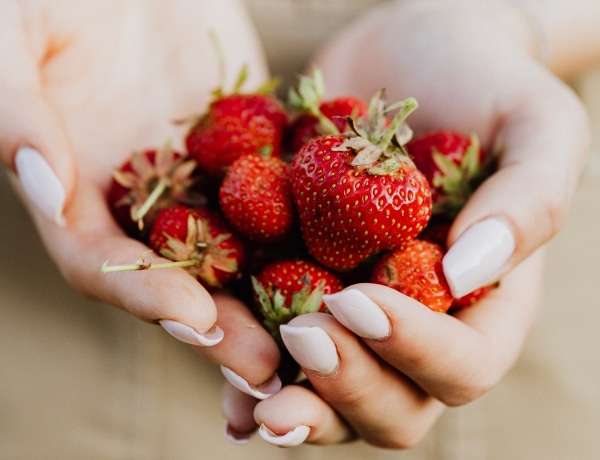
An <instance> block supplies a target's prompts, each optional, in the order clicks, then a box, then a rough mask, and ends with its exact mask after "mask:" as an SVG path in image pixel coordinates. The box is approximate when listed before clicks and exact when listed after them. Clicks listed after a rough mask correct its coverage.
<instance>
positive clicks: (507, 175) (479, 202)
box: [444, 66, 589, 297]
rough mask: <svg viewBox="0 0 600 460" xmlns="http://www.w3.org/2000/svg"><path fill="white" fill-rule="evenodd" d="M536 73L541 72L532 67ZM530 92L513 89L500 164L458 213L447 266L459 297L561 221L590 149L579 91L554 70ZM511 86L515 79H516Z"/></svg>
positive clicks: (508, 265) (537, 244)
mask: <svg viewBox="0 0 600 460" xmlns="http://www.w3.org/2000/svg"><path fill="white" fill-rule="evenodd" d="M531 72H537V73H542V72H545V71H544V70H542V69H539V68H537V67H533V66H532V69H531ZM528 78H532V79H533V78H535V79H536V81H539V82H541V83H540V84H539V85H538V86H537V87H536V88H534V89H533V90H531V89H530V88H531V86H530V85H527V84H522V85H521V86H520V87H523V88H527V91H529V93H527V94H523V90H518V89H517V88H516V87H514V88H512V87H510V88H508V90H507V91H511V88H512V90H513V91H514V93H516V95H515V94H508V95H507V97H506V98H505V101H515V102H514V103H513V104H512V105H508V103H506V102H505V104H507V106H506V107H502V108H501V109H499V110H501V111H502V112H503V113H502V114H501V116H500V117H499V118H501V120H502V122H501V126H500V128H499V132H498V137H497V140H498V142H499V143H500V145H501V148H502V153H501V155H500V158H499V170H498V171H497V173H496V174H494V175H493V176H492V177H490V178H489V179H488V180H487V181H485V182H484V183H483V184H482V185H481V186H480V187H479V189H478V190H477V191H476V193H475V194H474V195H473V196H472V197H471V198H470V200H469V202H468V203H467V205H466V206H465V208H464V209H463V210H462V212H461V213H460V215H459V216H458V217H457V219H456V221H455V223H454V225H453V227H452V229H451V233H450V235H449V240H450V243H451V246H450V249H449V251H448V254H447V255H446V257H445V259H444V271H445V274H446V277H447V278H448V281H449V283H450V285H451V287H452V291H453V293H454V295H455V297H461V296H463V295H465V294H468V293H469V292H471V291H473V290H475V289H477V288H479V287H482V286H484V285H486V284H488V283H490V282H492V281H495V280H497V279H499V278H500V277H501V276H502V275H503V274H504V273H506V272H507V271H509V270H510V269H511V268H512V267H514V266H515V265H517V264H518V263H519V262H520V261H522V260H523V259H524V258H526V257H527V256H529V255H530V254H531V253H532V252H534V251H535V250H536V249H537V248H538V247H540V246H542V245H543V244H544V243H546V242H547V241H548V240H549V239H550V238H552V237H553V236H554V235H555V234H556V233H557V232H558V231H559V229H560V228H561V227H562V226H563V223H564V221H565V218H566V216H567V214H568V211H569V208H570V203H571V201H572V197H573V194H574V192H575V189H576V185H577V181H578V179H579V176H580V174H581V171H582V169H583V166H584V163H585V158H586V155H585V152H587V150H588V143H589V126H588V121H587V117H586V114H585V110H584V108H583V107H582V105H581V103H580V101H579V100H578V99H577V98H576V97H575V95H574V94H573V93H572V92H571V91H570V90H569V89H567V87H566V86H565V85H564V84H563V83H562V82H560V81H558V80H555V79H554V78H553V77H551V76H549V75H537V76H536V75H530V74H528ZM513 86H514V83H513Z"/></svg>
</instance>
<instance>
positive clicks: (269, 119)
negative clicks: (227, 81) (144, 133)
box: [185, 68, 288, 178]
mask: <svg viewBox="0 0 600 460" xmlns="http://www.w3.org/2000/svg"><path fill="white" fill-rule="evenodd" d="M246 77H247V72H246V68H244V69H243V70H242V72H241V73H240V76H239V78H238V81H237V82H236V85H235V88H234V90H233V92H232V93H231V94H224V93H223V91H222V90H221V89H218V90H216V91H215V92H214V94H215V98H214V99H213V101H212V102H211V104H210V106H209V107H208V110H207V111H206V112H205V113H204V114H202V115H201V116H200V117H196V118H194V119H193V121H192V126H191V128H190V129H189V131H188V132H187V134H186V136H185V145H186V147H187V150H188V152H189V154H190V156H191V157H192V158H194V159H195V160H196V161H197V162H198V164H199V165H200V167H201V168H202V170H204V171H206V172H207V173H209V174H212V175H215V176H217V177H219V178H222V177H223V175H224V174H225V171H226V169H227V167H228V166H229V165H230V164H231V163H233V161H235V160H236V159H237V158H239V157H240V156H242V155H246V154H248V153H266V152H267V153H269V154H270V155H272V156H275V157H279V156H281V155H282V153H283V139H284V135H285V130H286V128H287V124H288V115H287V112H286V111H285V110H284V108H283V107H282V105H281V104H280V103H279V101H278V100H277V99H276V98H275V97H274V96H273V95H272V86H273V85H272V84H271V82H267V83H266V84H265V85H264V87H263V88H259V89H258V90H257V91H256V92H253V93H247V94H244V93H241V92H240V88H241V86H242V85H243V83H244V82H245V80H246Z"/></svg>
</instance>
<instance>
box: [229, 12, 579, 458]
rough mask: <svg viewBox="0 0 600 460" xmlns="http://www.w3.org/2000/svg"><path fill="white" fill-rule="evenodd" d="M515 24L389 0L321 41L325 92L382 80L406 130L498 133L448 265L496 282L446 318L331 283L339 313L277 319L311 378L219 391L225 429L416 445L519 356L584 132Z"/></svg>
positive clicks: (452, 274)
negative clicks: (495, 159) (404, 107)
mask: <svg viewBox="0 0 600 460" xmlns="http://www.w3.org/2000/svg"><path fill="white" fill-rule="evenodd" d="M526 22H527V21H526V20H525V19H524V17H523V16H522V15H521V14H520V12H519V11H518V10H515V9H514V7H511V6H507V5H502V2H498V4H494V5H490V4H487V3H486V4H485V5H482V4H481V3H480V2H479V3H478V2H469V1H466V2H464V4H462V5H458V6H457V5H456V4H455V3H453V4H452V5H448V4H447V2H435V1H434V2H397V3H394V4H390V5H388V6H385V7H383V8H381V9H378V10H375V11H374V13H373V14H371V15H368V16H367V17H365V18H362V19H360V20H359V21H358V22H357V23H355V24H352V25H350V27H349V28H348V31H347V32H346V33H344V34H342V35H340V36H339V37H338V38H337V40H335V41H334V42H333V44H332V45H331V46H330V47H328V48H326V49H325V51H324V52H323V53H322V54H321V56H320V58H319V60H318V63H317V65H318V67H319V68H320V69H321V70H322V72H323V74H324V75H325V80H326V81H327V82H328V88H329V90H330V92H331V94H332V95H336V94H361V95H363V96H364V97H370V96H371V95H372V94H374V93H375V92H376V91H377V90H379V89H380V88H381V87H385V88H386V89H387V92H388V96H389V99H390V100H400V99H403V98H405V97H408V96H413V97H415V98H416V99H417V100H418V101H419V103H420V108H419V109H418V110H417V111H416V112H415V113H414V114H413V115H411V120H410V123H409V124H410V125H411V127H412V128H413V129H415V130H416V132H417V133H419V132H426V131H429V130H434V129H441V128H447V129H454V130H457V131H462V132H465V133H470V132H474V133H477V134H478V136H479V137H480V139H481V140H482V141H483V145H484V147H486V148H487V149H490V148H492V147H493V146H495V145H498V146H500V156H499V169H498V171H497V173H496V174H494V175H493V176H492V177H491V178H490V179H489V180H488V181H486V182H485V183H484V184H483V185H482V186H481V187H480V188H479V189H478V191H477V193H476V194H475V195H474V196H473V197H472V198H471V200H470V201H469V203H468V204H467V206H466V207H465V208H464V209H463V211H462V212H461V214H460V215H459V216H458V218H457V219H456V221H455V223H454V225H453V227H452V230H451V233H450V235H449V244H450V252H449V255H448V256H447V257H446V259H445V270H446V274H447V275H448V278H449V280H450V281H451V284H452V287H453V290H454V293H455V295H457V296H460V295H463V294H466V293H468V292H470V291H472V290H474V289H476V288H477V287H480V286H482V285H484V284H487V283H489V282H490V281H493V280H496V279H500V278H502V283H501V287H500V288H499V289H497V290H495V291H494V292H493V293H492V294H491V295H490V296H489V297H487V298H486V299H485V300H484V301H482V302H481V303H480V304H478V305H477V306H476V307H475V308H472V309H467V310H464V311H461V312H459V313H457V314H456V315H454V316H447V315H440V314H435V313H432V312H430V311H428V310H427V309H425V308H423V307H422V306H421V305H418V304H416V303H415V302H414V301H412V300H410V299H407V298H406V297H404V296H402V295H401V294H398V293H396V292H393V291H390V290H389V289H387V288H382V287H380V286H374V285H366V284H363V285H359V286H355V287H353V288H349V289H347V290H346V291H345V293H344V294H342V295H335V296H333V297H329V298H328V301H327V302H328V305H329V307H330V310H331V311H332V313H333V316H334V317H335V318H336V319H337V320H338V321H335V320H334V318H332V317H327V316H324V315H307V316H303V317H300V318H297V319H294V320H293V321H292V322H291V323H290V324H289V327H284V329H283V333H284V340H285V343H286V346H287V347H288V349H289V351H290V352H291V354H292V355H293V356H294V357H295V359H296V360H297V361H298V362H299V363H300V364H301V365H302V367H303V370H304V372H305V373H306V375H307V377H308V380H309V382H310V386H309V387H307V386H305V385H303V386H299V385H292V386H287V387H284V388H283V389H282V390H281V391H280V392H279V393H278V394H276V395H275V396H273V397H271V398H269V399H267V400H265V401H262V402H260V403H258V404H257V403H256V401H254V403H251V400H249V399H248V398H245V397H241V396H240V395H239V394H237V393H235V391H233V390H232V389H231V388H229V389H227V390H226V392H225V394H224V413H225V415H226V418H227V420H228V423H229V425H230V427H231V432H232V433H238V434H239V433H248V432H250V431H251V430H252V429H255V427H256V425H257V424H258V425H260V426H261V429H260V433H261V435H262V436H263V437H264V438H265V439H266V440H267V441H268V442H271V443H273V444H275V445H283V446H292V445H297V444H299V443H301V442H304V441H306V442H311V443H335V442H341V441H344V440H348V439H352V438H353V437H355V436H359V437H361V438H363V439H365V440H366V441H367V442H369V443H372V444H374V445H377V446H384V447H392V448H403V447H408V446H412V445H414V444H416V443H417V442H418V441H419V440H420V439H421V438H422V437H423V436H425V434H426V433H427V432H428V430H429V429H430V428H431V426H432V425H433V424H434V423H435V420H436V419H437V418H438V417H439V415H440V414H441V412H442V410H443V407H444V406H445V405H450V406H454V405H460V404H465V403H467V402H469V401H472V400H473V399H475V398H477V397H479V396H480V395H481V394H483V393H484V392H486V391H487V390H488V389H489V388H491V387H492V386H494V385H495V384H496V383H497V382H498V381H499V380H500V379H501V378H502V376H503V375H504V374H505V373H506V372H507V371H508V369H509V368H510V366H511V365H512V364H513V363H514V361H515V360H516V359H517V358H518V355H519V353H520V351H521V348H522V346H523V343H524V341H525V338H526V336H527V333H528V331H529V328H530V326H531V324H532V322H533V321H534V318H535V315H536V313H537V310H538V307H539V304H540V302H539V300H540V291H541V282H540V278H541V277H540V274H541V270H542V250H541V249H540V248H541V247H543V245H544V244H545V243H546V242H547V241H548V240H549V239H550V238H552V236H554V234H555V233H556V232H557V231H558V230H559V229H560V227H561V225H562V223H563V222H564V219H565V217H566V215H567V213H568V209H569V204H570V200H571V197H572V194H573V192H574V190H575V187H576V184H577V180H578V177H579V175H580V173H581V170H582V167H583V165H584V163H585V158H586V153H587V143H588V139H589V133H588V125H587V119H586V115H585V112H584V110H583V108H582V106H581V104H580V102H579V101H578V99H577V98H576V97H575V95H574V94H573V93H572V92H571V91H570V89H569V88H568V87H567V86H566V85H565V84H564V83H562V82H561V81H560V80H559V79H558V78H557V77H555V76H554V75H552V73H551V72H550V71H549V70H548V69H546V68H544V67H543V66H542V65H541V64H540V63H539V62H538V61H537V60H536V59H535V57H533V56H532V54H533V52H534V43H533V41H534V37H532V35H531V30H529V29H528V24H527V23H526ZM361 294H365V295H361ZM381 310H383V315H382V314H381ZM375 318H379V319H380V320H381V321H380V322H377V321H376V320H375ZM342 326H346V328H344V327H342ZM367 326H378V327H380V329H377V331H376V332H377V333H375V334H372V331H370V330H369V328H368V327H367ZM349 331H352V332H354V333H355V334H356V335H353V334H351V333H350V332H349ZM385 331H389V335H386V334H385ZM357 336H358V338H357ZM361 338H362V340H361ZM382 395H384V396H382ZM250 410H253V411H254V420H253V419H252V418H251V417H248V411H250ZM386 414H395V416H394V417H389V416H387V415H386Z"/></svg>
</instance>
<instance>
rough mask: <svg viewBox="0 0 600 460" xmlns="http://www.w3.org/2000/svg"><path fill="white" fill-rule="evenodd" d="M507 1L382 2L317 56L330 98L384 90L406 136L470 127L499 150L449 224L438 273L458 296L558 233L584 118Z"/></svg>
mask: <svg viewBox="0 0 600 460" xmlns="http://www.w3.org/2000/svg"><path fill="white" fill-rule="evenodd" d="M513 3H514V2H494V3H492V4H487V3H486V4H485V5H484V4H482V3H481V2H477V1H471V0H465V1H462V2H459V3H456V4H452V5H450V4H448V3H447V2H443V1H431V2H390V3H389V4H388V5H386V6H384V7H382V8H378V9H374V11H373V12H372V13H371V14H369V15H366V16H365V17H364V18H361V19H359V20H358V21H357V22H356V23H354V24H351V25H350V26H349V27H348V30H347V31H346V32H345V33H343V34H341V35H340V36H338V37H337V39H336V40H335V41H334V42H333V43H332V44H331V45H330V46H328V47H326V48H325V50H324V51H323V52H322V54H321V55H320V57H319V59H318V65H319V67H320V68H321V70H322V71H323V74H324V75H325V79H326V81H327V82H328V87H329V89H330V90H331V92H332V93H336V94H345V93H352V94H361V95H363V96H365V97H370V95H372V94H374V93H375V92H376V91H377V90H379V89H380V88H382V87H384V88H386V90H387V93H388V96H389V97H388V98H389V99H390V101H395V100H401V99H404V98H406V97H409V96H412V97H415V98H416V99H417V101H418V102H419V108H418V109H417V110H416V111H415V112H414V114H412V115H411V116H410V117H409V120H408V123H409V124H410V125H411V127H412V128H413V129H414V130H415V132H416V134H419V133H424V132H427V131H431V130H439V129H451V130H456V131H458V132H462V133H464V134H467V135H468V134H470V133H474V134H476V135H477V136H479V138H480V140H481V142H482V145H483V146H484V147H485V148H486V149H487V150H488V151H492V150H493V151H498V165H499V167H498V170H497V172H496V173H495V174H494V175H493V176H492V177H490V178H489V179H488V180H487V181H486V182H485V183H484V184H483V185H482V186H481V187H480V188H479V189H478V190H477V192H476V193H475V194H474V195H473V196H472V198H471V199H470V201H469V202H468V203H467V205H466V206H465V208H464V209H463V211H462V212H461V213H460V215H459V216H458V217H457V219H456V220H455V222H454V225H453V226H452V229H451V231H450V235H449V246H450V252H449V254H448V255H447V257H446V261H445V270H446V274H447V277H448V280H449V282H450V284H451V286H452V288H453V290H454V292H455V294H457V296H460V295H464V294H466V293H468V292H469V291H472V290H474V289H476V288H478V287H480V286H482V285H484V284H486V283H488V282H490V281H492V280H494V279H498V278H500V277H501V276H502V275H503V274H504V273H507V272H508V271H509V270H511V269H512V268H514V267H515V266H516V265H518V264H519V263H520V262H521V261H523V260H524V259H525V258H526V257H528V256H529V255H530V254H532V253H533V252H534V251H535V250H536V249H537V248H539V247H541V246H543V245H544V243H546V242H547V241H548V240H549V239H551V238H552V237H553V236H554V235H555V234H556V233H557V232H558V231H559V230H560V228H561V227H562V225H563V223H564V221H565V218H566V216H567V214H568V211H569V207H570V203H571V200H572V196H573V193H574V191H575V188H576V186H577V182H578V179H579V177H580V175H581V172H582V169H583V167H584V165H585V162H586V159H587V154H588V147H589V138H590V134H589V123H588V119H587V114H586V112H585V110H584V108H583V106H582V104H581V102H580V100H579V99H578V98H577V96H576V95H575V94H574V92H573V91H572V90H571V89H570V88H569V87H568V86H567V85H566V84H565V83H563V82H562V81H561V80H560V79H559V78H558V77H557V76H555V75H553V74H552V73H551V71H550V70H549V69H548V68H546V67H545V66H544V63H543V62H540V61H539V58H540V56H539V54H540V52H542V51H543V46H542V45H543V44H541V43H540V40H542V41H543V40H544V37H543V36H539V33H540V31H538V30H536V28H535V25H534V24H531V23H530V21H528V17H527V14H526V12H523V11H519V10H518V9H516V8H515V6H514V4H513ZM565 48H568V46H567V45H565ZM550 51H551V50H550ZM556 59H558V57H555V60H556ZM563 67H564V63H563Z"/></svg>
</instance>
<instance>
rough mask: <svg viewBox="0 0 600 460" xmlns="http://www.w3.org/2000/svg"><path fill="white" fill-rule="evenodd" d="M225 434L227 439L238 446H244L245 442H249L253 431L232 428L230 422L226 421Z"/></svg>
mask: <svg viewBox="0 0 600 460" xmlns="http://www.w3.org/2000/svg"><path fill="white" fill-rule="evenodd" d="M223 434H224V435H225V439H227V440H228V441H229V442H230V443H232V444H235V445H237V446H243V445H245V444H248V442H249V441H250V438H251V437H252V433H240V432H238V431H235V430H234V429H233V428H231V426H230V425H229V423H225V429H224V430H223Z"/></svg>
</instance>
